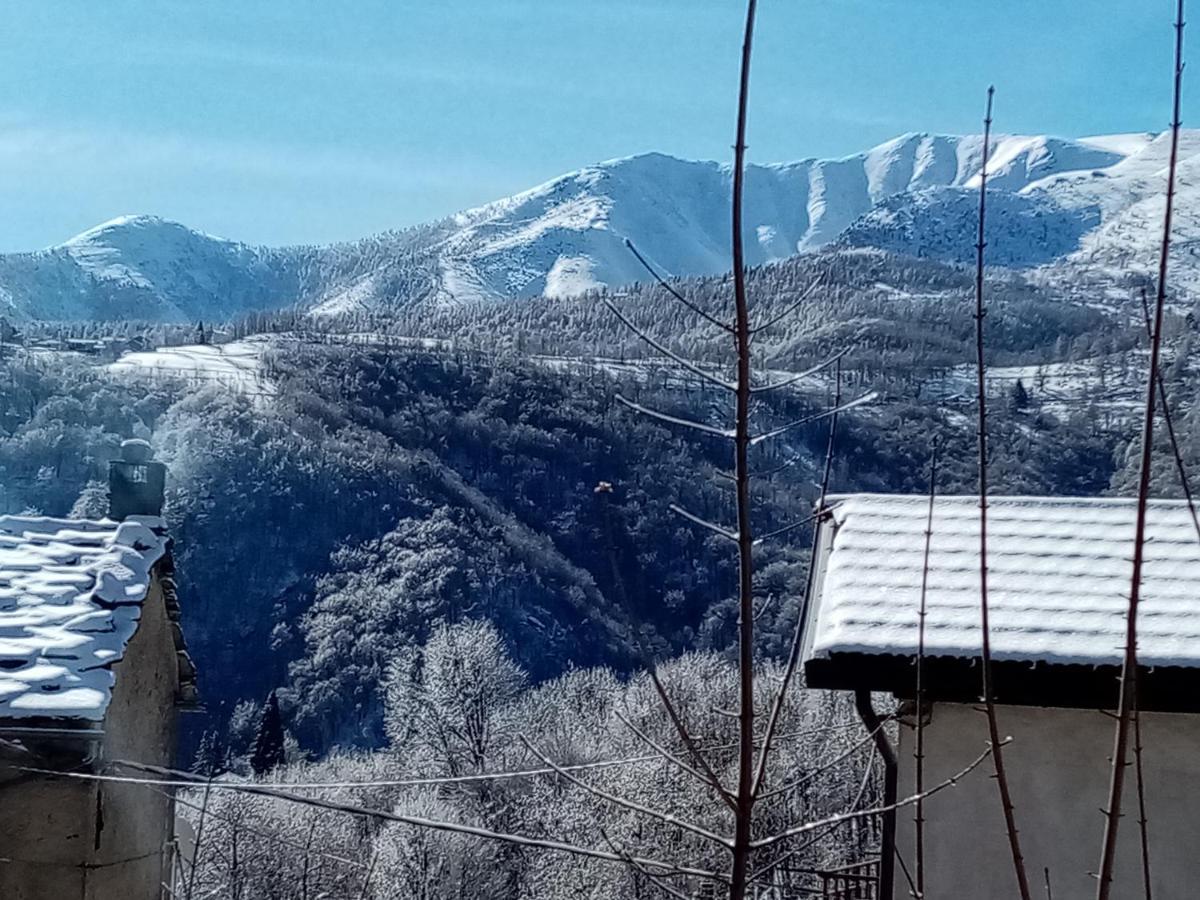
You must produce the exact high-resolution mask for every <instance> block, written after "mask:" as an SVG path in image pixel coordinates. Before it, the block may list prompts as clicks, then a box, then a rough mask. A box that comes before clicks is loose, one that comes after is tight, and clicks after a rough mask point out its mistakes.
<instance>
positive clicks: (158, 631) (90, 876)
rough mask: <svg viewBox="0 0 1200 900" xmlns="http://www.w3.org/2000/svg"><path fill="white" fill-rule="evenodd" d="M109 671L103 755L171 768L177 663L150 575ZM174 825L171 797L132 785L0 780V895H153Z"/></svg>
mask: <svg viewBox="0 0 1200 900" xmlns="http://www.w3.org/2000/svg"><path fill="white" fill-rule="evenodd" d="M114 669H115V674H116V684H115V686H114V689H113V695H112V701H111V703H110V705H109V708H108V712H107V714H106V716H105V720H104V725H103V727H104V731H105V735H104V739H103V741H102V743H101V745H100V746H101V749H100V755H101V758H102V760H104V761H109V760H116V759H126V760H137V761H140V762H148V763H152V764H159V765H170V764H171V763H172V761H173V758H174V751H175V694H176V689H177V687H178V665H177V663H176V659H175V645H174V641H173V639H172V635H171V628H170V622H169V620H168V618H167V614H166V608H165V605H164V602H163V596H162V590H161V587H160V585H159V582H158V579H157V578H154V579H153V581H152V583H151V586H150V591H149V594H148V595H147V597H146V600H145V601H144V603H143V606H142V620H141V624H140V625H139V626H138V629H137V632H136V633H135V634H134V636H133V639H132V640H131V641H130V642H129V645H128V646H127V647H126V650H125V658H124V659H123V660H122V661H121V662H119V663H117V664H116V666H115V667H114ZM76 752H77V753H81V752H86V751H85V748H83V747H79V748H77V749H76ZM77 765H78V763H77ZM80 768H82V769H83V770H84V771H87V770H88V767H87V766H80ZM173 823H174V804H173V802H172V801H171V799H170V798H169V797H166V796H164V795H163V794H161V793H156V792H154V791H152V790H150V789H148V788H146V787H143V786H140V785H130V784H114V783H97V782H88V781H82V780H68V779H62V778H34V779H28V780H20V779H16V780H9V781H0V898H2V900H159V898H160V897H161V890H160V887H159V885H160V882H161V881H162V880H163V878H164V873H165V867H166V865H167V864H168V861H169V855H168V854H167V853H166V850H167V843H168V841H169V839H170V837H171V833H172V828H173ZM6 858H7V859H11V860H12V861H11V862H4V861H3V860H4V859H6Z"/></svg>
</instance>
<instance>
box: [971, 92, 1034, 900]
mask: <svg viewBox="0 0 1200 900" xmlns="http://www.w3.org/2000/svg"><path fill="white" fill-rule="evenodd" d="M994 93H995V88H991V87H989V88H988V92H987V115H986V116H985V117H984V120H983V168H982V169H981V170H980V173H979V234H978V239H977V240H976V242H975V254H976V255H975V361H976V376H977V381H978V384H977V387H978V404H979V433H978V437H979V618H980V632H981V633H980V648H979V660H980V670H981V672H982V676H983V703H984V707H985V711H986V713H987V723H988V736H989V739H990V741H991V745H992V746H993V747H995V748H996V753H995V755H994V756H993V757H992V763H993V765H994V767H995V775H996V788H997V790H998V791H999V793H1000V807H1001V811H1002V812H1003V814H1004V830H1005V832H1006V833H1007V835H1008V848H1009V851H1010V853H1011V854H1012V863H1013V870H1014V871H1015V872H1016V876H1017V888H1018V890H1019V891H1020V894H1021V900H1031V895H1030V893H1029V876H1028V875H1027V874H1026V871H1025V859H1024V857H1023V856H1022V854H1021V840H1020V838H1019V837H1018V835H1017V822H1016V816H1015V815H1014V813H1013V802H1012V793H1011V791H1010V790H1009V786H1008V774H1007V772H1006V771H1005V768H1004V752H1003V750H1002V746H1003V745H1002V744H1001V742H1000V725H999V723H998V721H997V718H996V702H995V698H994V689H993V687H992V638H991V622H990V617H989V609H988V568H987V513H988V501H987V491H988V444H987V395H986V393H985V391H984V379H985V377H986V369H985V362H984V354H983V347H984V344H983V318H984V315H985V312H984V307H983V274H984V272H983V250H984V248H985V247H986V246H987V242H986V241H985V240H984V228H985V223H986V218H987V167H988V151H989V144H990V142H991V135H992V96H993V94H994Z"/></svg>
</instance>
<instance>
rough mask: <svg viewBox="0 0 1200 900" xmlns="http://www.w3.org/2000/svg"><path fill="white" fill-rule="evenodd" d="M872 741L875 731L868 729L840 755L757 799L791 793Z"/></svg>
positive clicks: (762, 799) (769, 798) (766, 798)
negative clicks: (864, 735)
mask: <svg viewBox="0 0 1200 900" xmlns="http://www.w3.org/2000/svg"><path fill="white" fill-rule="evenodd" d="M880 727H882V726H880ZM874 741H875V731H874V730H873V731H869V732H867V736H866V737H864V738H860V739H859V740H857V741H856V742H855V743H853V744H851V745H850V748H849V749H847V750H845V751H843V752H842V753H841V754H840V755H838V756H835V757H834V758H833V759H831V760H829V761H828V762H826V763H823V764H821V765H820V766H818V767H817V768H815V769H812V770H810V771H808V772H805V773H804V776H803V777H801V778H797V779H796V780H795V781H789V782H788V783H787V784H782V785H780V786H779V787H777V788H774V789H773V790H770V791H766V792H764V793H762V794H760V795H759V797H758V799H759V800H760V801H765V800H771V799H773V798H775V797H778V796H781V795H783V794H788V793H791V792H792V791H794V790H796V789H797V788H799V787H803V786H804V785H806V784H808V783H809V782H810V781H812V780H813V779H815V778H816V777H817V776H818V775H821V774H823V773H825V772H828V771H829V770H830V769H832V768H833V767H834V766H836V765H839V764H840V763H843V762H845V761H846V760H847V759H849V758H850V757H851V756H853V755H854V754H856V753H858V751H860V750H861V749H862V748H863V747H865V746H866V745H867V744H873V743H874Z"/></svg>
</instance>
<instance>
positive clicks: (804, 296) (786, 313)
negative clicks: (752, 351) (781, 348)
mask: <svg viewBox="0 0 1200 900" xmlns="http://www.w3.org/2000/svg"><path fill="white" fill-rule="evenodd" d="M824 283H825V276H824V275H818V276H817V278H816V280H815V281H814V282H813V283H812V284H810V285H809V286H808V287H806V288H805V289H804V292H803V293H802V294H801V295H800V298H799V299H798V300H797V301H796V302H795V303H792V304H791V305H790V306H788V307H787V308H786V309H785V310H784V311H783V312H781V313H780V314H779V315H777V316H773V317H771V318H770V319H768V320H767V321H766V322H763V323H762V324H761V325H756V326H755V327H754V328H751V329H750V334H751V335H756V334H758V333H759V332H760V331H766V330H767V329H768V328H770V327H771V326H773V325H778V324H779V323H780V322H782V321H783V320H784V319H786V318H787V317H788V316H790V315H791V314H792V313H794V312H795V311H796V310H797V309H799V308H800V306H801V304H803V303H804V301H805V300H807V299H808V298H809V297H811V296H812V295H813V292H814V291H816V289H817V288H819V287H820V286H821V285H822V284H824Z"/></svg>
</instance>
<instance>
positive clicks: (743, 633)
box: [729, 0, 757, 900]
mask: <svg viewBox="0 0 1200 900" xmlns="http://www.w3.org/2000/svg"><path fill="white" fill-rule="evenodd" d="M756 7H757V2H756V0H749V2H748V3H747V4H746V30H745V36H744V39H743V41H742V71H741V80H740V82H739V85H738V110H737V137H736V140H735V141H734V145H733V210H732V215H731V220H732V234H731V238H732V242H733V302H734V326H733V327H734V337H733V340H734V346H735V348H736V350H737V394H736V402H735V411H734V432H735V434H734V469H733V472H734V479H735V491H736V495H737V499H736V503H737V544H738V780H737V792H736V795H735V796H736V798H737V800H736V802H737V809H736V811H735V813H734V827H733V851H732V852H733V865H732V869H731V871H730V879H729V898H730V900H743V898H744V897H745V896H746V884H747V880H748V877H749V874H750V853H751V848H750V841H751V840H752V838H753V834H752V830H751V828H752V825H753V819H754V584H753V582H754V560H753V554H754V539H753V535H752V533H751V529H750V461H749V460H750V309H749V306H748V304H747V301H746V260H745V253H744V249H743V247H742V192H743V189H744V186H745V175H746V171H745V169H746V107H747V105H748V103H749V100H750V55H751V49H752V46H753V42H754V16H755V12H756Z"/></svg>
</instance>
